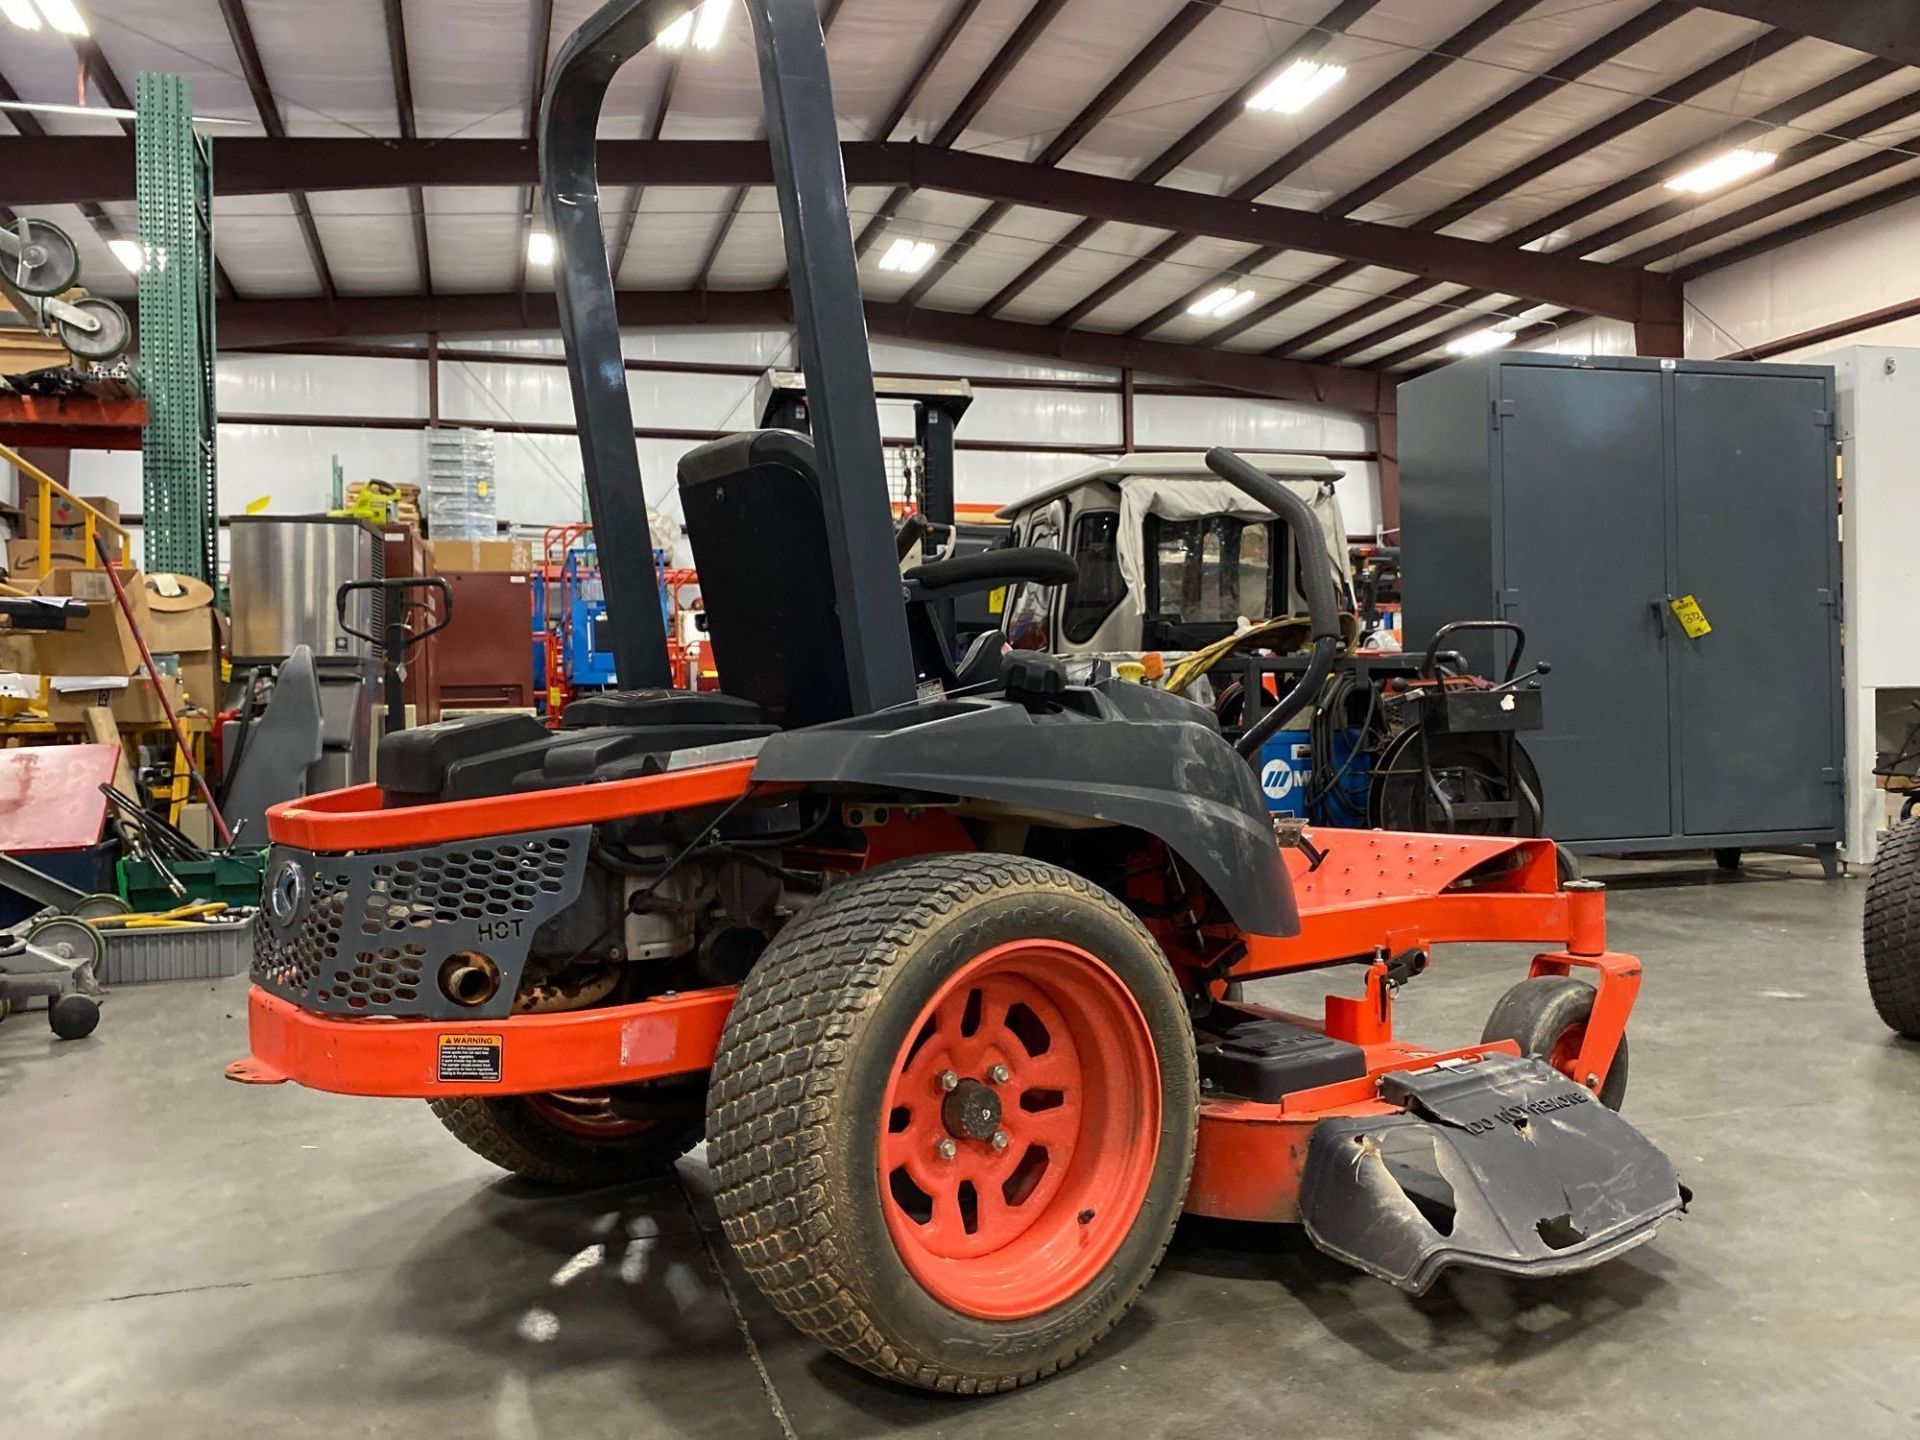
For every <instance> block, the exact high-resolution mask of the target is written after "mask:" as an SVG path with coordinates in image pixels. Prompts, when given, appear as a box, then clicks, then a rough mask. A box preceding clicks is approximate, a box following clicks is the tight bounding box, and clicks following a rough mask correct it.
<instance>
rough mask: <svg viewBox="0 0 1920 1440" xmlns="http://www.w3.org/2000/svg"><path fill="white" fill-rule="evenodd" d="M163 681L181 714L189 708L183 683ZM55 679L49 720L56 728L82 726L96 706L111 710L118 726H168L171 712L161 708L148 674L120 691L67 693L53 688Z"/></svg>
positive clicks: (166, 678)
mask: <svg viewBox="0 0 1920 1440" xmlns="http://www.w3.org/2000/svg"><path fill="white" fill-rule="evenodd" d="M160 678H161V683H162V684H164V685H165V686H166V689H167V695H168V696H169V698H171V700H172V701H173V708H174V713H175V714H178V713H179V712H180V711H182V710H184V709H185V708H186V697H185V695H184V694H183V692H182V690H181V687H180V681H179V680H178V678H176V677H175V676H172V675H163V676H161V677H160ZM53 679H54V677H53V676H48V677H47V718H48V719H49V720H51V721H53V723H54V724H56V725H78V724H81V723H83V722H84V721H85V720H86V718H87V711H88V710H90V709H92V708H93V707H94V706H96V705H98V706H101V707H103V708H105V709H106V710H108V711H111V712H112V714H113V721H114V724H116V725H119V726H121V727H123V728H124V727H129V726H155V725H165V724H166V723H167V712H166V711H165V710H164V709H162V708H161V705H160V696H159V694H158V693H157V692H156V691H155V690H154V687H153V682H152V681H150V680H148V679H147V678H146V676H144V675H142V676H140V677H139V678H138V679H134V680H130V681H129V682H128V683H127V684H126V685H125V686H123V687H120V688H115V689H107V690H67V691H64V692H63V691H58V690H55V689H54V688H53Z"/></svg>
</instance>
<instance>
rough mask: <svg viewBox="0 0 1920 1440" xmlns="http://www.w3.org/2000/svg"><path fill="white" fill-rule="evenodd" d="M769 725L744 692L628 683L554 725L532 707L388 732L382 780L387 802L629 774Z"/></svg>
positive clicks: (583, 702)
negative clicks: (626, 687) (651, 687)
mask: <svg viewBox="0 0 1920 1440" xmlns="http://www.w3.org/2000/svg"><path fill="white" fill-rule="evenodd" d="M773 733H774V727H773V726H772V725H769V724H768V723H767V722H766V720H765V719H764V717H762V716H761V714H760V712H759V710H758V709H757V708H756V707H755V706H754V705H752V704H751V703H750V702H748V701H745V700H737V699H734V698H733V697H731V696H727V695H713V694H706V693H695V692H693V691H685V690H626V691H616V692H613V693H611V694H607V695H593V696H588V697H585V698H583V699H580V700H576V701H574V702H573V703H572V704H571V705H569V706H568V707H567V709H566V713H565V714H564V716H563V717H562V720H561V728H560V729H559V730H558V731H553V730H549V729H547V727H546V726H545V725H543V724H541V723H540V722H539V721H538V720H536V719H535V718H534V717H533V716H531V715H525V714H514V713H503V714H499V715H461V716H456V717H454V718H453V719H450V720H442V721H440V722H439V723H438V724H436V725H422V726H420V727H419V728H417V729H414V730H402V731H400V732H398V733H397V734H394V735H390V736H388V737H387V738H386V739H385V740H384V741H383V742H382V743H381V746H380V788H381V793H382V797H383V799H384V800H385V803H386V804H387V805H388V806H396V805H417V804H423V803H427V802H431V801H440V800H474V799H479V798H481V797H482V796H487V795H504V794H510V793H514V792H518V791H526V790H548V789H555V788H558V787H560V786H565V785H590V784H595V783H597V782H600V781H604V780H627V779H632V778H634V777H636V776H640V775H648V774H652V773H653V772H654V771H657V770H659V769H662V768H663V767H664V765H665V763H666V757H667V756H668V755H670V754H671V753H672V752H674V751H676V750H694V749H700V748H703V747H705V746H710V745H731V744H737V743H739V742H740V741H743V740H762V739H765V738H766V737H767V736H769V735H771V734H773Z"/></svg>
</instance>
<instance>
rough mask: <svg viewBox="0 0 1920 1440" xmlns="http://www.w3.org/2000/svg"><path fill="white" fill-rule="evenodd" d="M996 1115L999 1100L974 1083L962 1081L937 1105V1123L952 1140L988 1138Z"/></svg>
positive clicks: (996, 1125)
mask: <svg viewBox="0 0 1920 1440" xmlns="http://www.w3.org/2000/svg"><path fill="white" fill-rule="evenodd" d="M1000 1113H1001V1112H1000V1097H999V1096H998V1095H996V1094H994V1092H993V1087H992V1086H990V1085H982V1084H981V1083H980V1082H979V1081H978V1080H962V1081H961V1082H960V1083H959V1084H958V1085H956V1086H955V1087H954V1088H953V1089H952V1090H950V1091H948V1092H947V1098H946V1099H945V1100H943V1101H942V1102H941V1104H940V1121H941V1123H942V1124H944V1125H945V1126H946V1127H947V1133H948V1134H949V1135H951V1136H953V1138H954V1139H956V1140H990V1139H992V1138H993V1132H994V1131H996V1130H998V1129H999V1128H1000Z"/></svg>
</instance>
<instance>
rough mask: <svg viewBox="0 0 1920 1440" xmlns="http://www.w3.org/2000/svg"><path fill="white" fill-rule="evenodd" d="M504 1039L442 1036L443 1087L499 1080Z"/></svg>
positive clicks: (496, 1081)
mask: <svg viewBox="0 0 1920 1440" xmlns="http://www.w3.org/2000/svg"><path fill="white" fill-rule="evenodd" d="M504 1041H505V1037H504V1036H500V1035H442V1036H441V1037H440V1047H439V1048H440V1074H439V1078H440V1080H441V1082H442V1083H448V1082H466V1083H474V1082H477V1081H486V1082H490V1083H496V1084H497V1083H498V1082H499V1079H500V1051H501V1048H502V1046H503V1044H504Z"/></svg>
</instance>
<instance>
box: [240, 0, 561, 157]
mask: <svg viewBox="0 0 1920 1440" xmlns="http://www.w3.org/2000/svg"><path fill="white" fill-rule="evenodd" d="M245 8H246V17H247V21H248V23H249V25H250V26H251V28H252V30H253V39H254V43H255V44H256V45H258V46H259V48H260V63H261V65H262V66H263V67H264V68H265V70H266V73H267V86H268V88H269V89H271V90H272V91H273V99H274V103H275V104H276V105H278V106H279V109H280V114H281V117H282V118H283V119H284V120H285V122H286V126H287V133H288V134H290V135H398V134H399V133H400V128H399V120H398V117H397V115H396V114H395V111H394V105H393V73H392V69H391V67H390V66H389V65H388V63H387V32H386V28H385V26H384V24H383V23H382V21H381V15H380V6H379V4H378V0H356V3H354V4H352V5H343V4H340V3H339V0H334V3H332V4H319V5H316V4H314V3H313V0H245ZM523 13H524V12H523ZM525 23H526V22H525V20H524V18H523V19H522V21H521V34H522V36H523V37H524V32H525ZM521 48H522V51H523V53H524V49H525V46H524V39H523V40H522V45H521ZM239 65H240V59H239V56H238V54H237V53H236V52H235V51H234V50H233V48H232V46H231V45H229V46H228V49H227V66H228V68H231V69H238V68H239Z"/></svg>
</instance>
